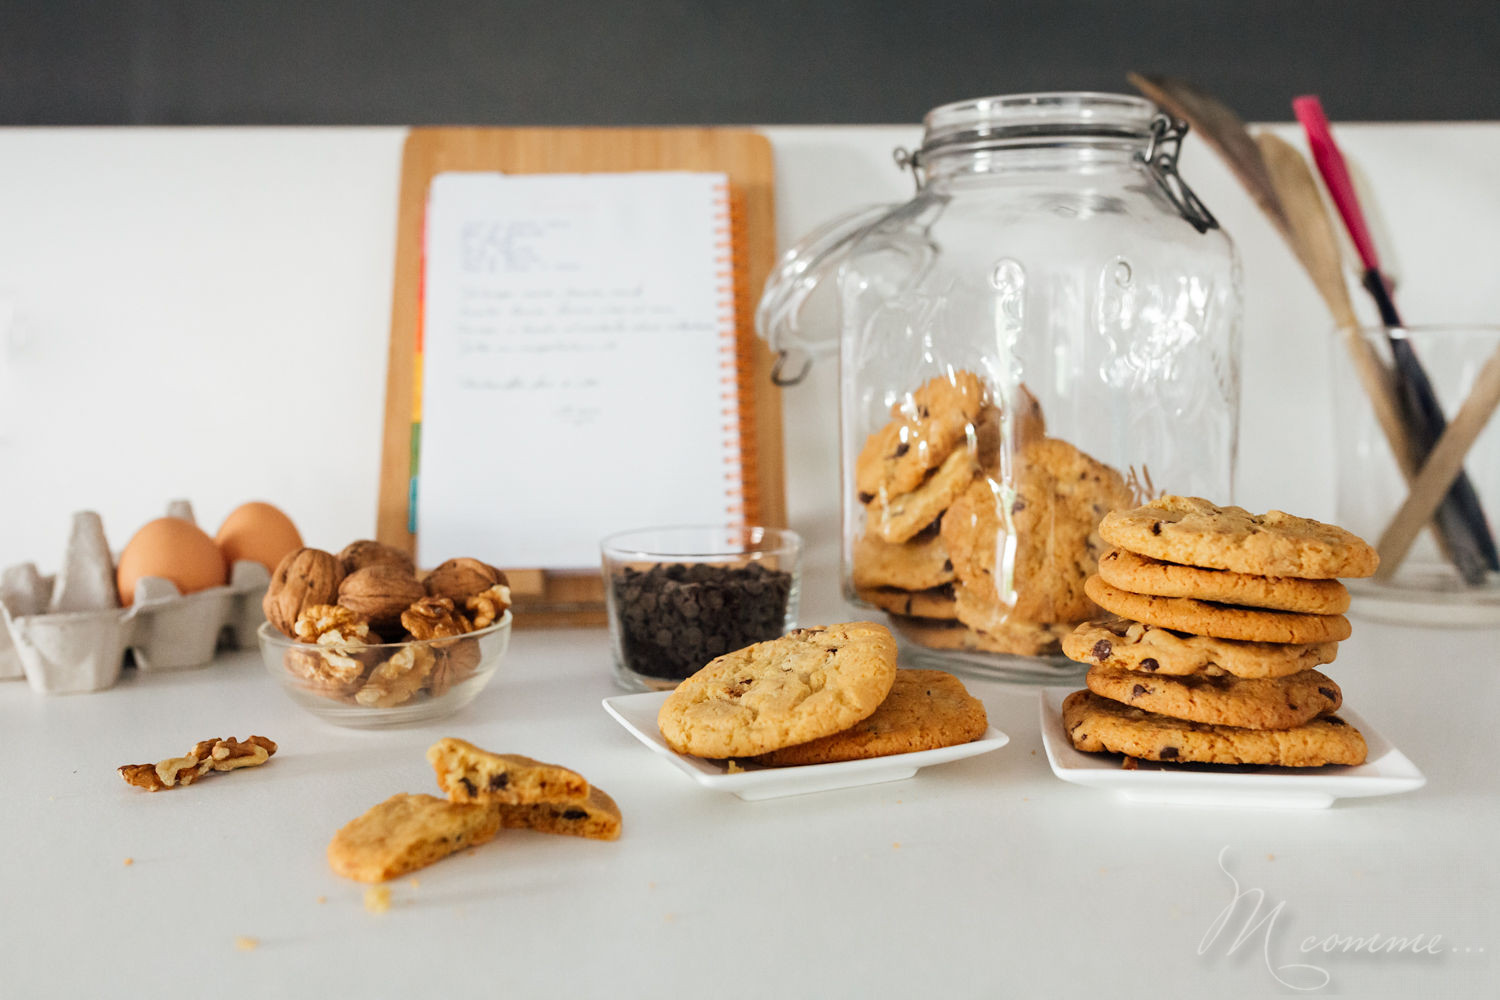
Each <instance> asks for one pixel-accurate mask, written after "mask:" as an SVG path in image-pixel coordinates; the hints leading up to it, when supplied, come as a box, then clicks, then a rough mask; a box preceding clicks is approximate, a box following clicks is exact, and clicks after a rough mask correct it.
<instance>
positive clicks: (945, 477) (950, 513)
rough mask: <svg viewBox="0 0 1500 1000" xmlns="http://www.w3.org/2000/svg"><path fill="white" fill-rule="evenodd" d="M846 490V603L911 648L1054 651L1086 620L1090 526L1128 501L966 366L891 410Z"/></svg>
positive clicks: (1021, 406) (1094, 551)
mask: <svg viewBox="0 0 1500 1000" xmlns="http://www.w3.org/2000/svg"><path fill="white" fill-rule="evenodd" d="M1006 439H1008V440H1009V441H1010V442H1011V444H1012V447H1011V448H1010V449H1009V451H1008V452H1006V450H1005V449H1002V447H1001V442H1002V440H1006ZM855 484H856V489H857V490H858V499H859V502H860V504H861V505H862V507H863V509H864V521H865V531H864V534H863V535H862V536H861V537H860V538H858V539H857V540H856V542H855V544H854V550H853V558H852V563H853V570H852V577H853V583H854V590H855V594H856V596H857V597H858V598H859V599H860V600H862V601H863V602H865V603H866V604H869V605H872V606H874V607H877V608H880V609H881V610H883V611H886V612H888V613H889V614H890V615H891V620H892V623H893V625H894V626H895V627H896V628H897V629H898V631H900V632H901V633H902V634H903V635H904V636H906V637H907V638H908V639H910V640H911V641H913V642H915V643H917V644H918V645H922V646H926V647H928V648H932V649H946V650H965V651H979V652H998V653H1013V654H1019V655H1039V654H1045V653H1054V652H1056V651H1057V649H1058V646H1059V643H1060V641H1061V639H1062V637H1063V636H1064V635H1066V634H1067V633H1068V632H1069V631H1070V630H1071V629H1072V627H1073V625H1075V624H1077V623H1078V622H1080V621H1082V620H1084V619H1085V618H1088V617H1089V616H1090V615H1093V614H1097V613H1098V608H1097V607H1096V606H1095V604H1094V603H1093V601H1091V600H1090V599H1089V596H1088V595H1087V594H1086V593H1085V592H1084V581H1085V579H1086V578H1087V577H1088V576H1089V574H1090V573H1092V572H1093V570H1094V567H1095V565H1096V563H1097V560H1098V557H1099V555H1100V553H1101V551H1102V549H1103V545H1102V543H1101V542H1100V540H1099V536H1098V534H1097V531H1096V529H1097V527H1098V524H1099V519H1100V518H1101V517H1103V516H1104V514H1105V513H1107V512H1108V511H1110V510H1114V509H1116V508H1119V507H1124V506H1127V505H1129V504H1130V503H1132V502H1133V500H1132V496H1131V493H1130V491H1129V489H1128V488H1127V487H1126V484H1125V481H1124V479H1123V478H1122V477H1121V476H1120V474H1119V473H1118V472H1116V471H1115V470H1114V469H1112V468H1110V467H1109V466H1107V465H1104V464H1103V463H1101V462H1098V461H1096V460H1094V459H1093V458H1091V457H1089V456H1088V455H1086V454H1084V453H1083V452H1082V451H1080V450H1079V449H1077V448H1075V447H1074V446H1073V445H1071V444H1069V443H1068V442H1066V441H1063V440H1061V439H1059V438H1049V437H1047V436H1046V422H1045V420H1044V419H1043V416H1042V411H1041V407H1040V406H1039V405H1038V404H1037V401H1036V399H1035V397H1033V396H1032V395H1031V393H1030V392H1028V391H1027V390H1026V388H1025V387H1024V386H1019V387H1017V388H1016V390H1015V391H1014V393H1013V395H1012V398H1011V399H1010V400H1009V401H1008V402H1006V403H1002V402H1000V401H997V400H995V399H994V398H992V396H991V395H990V393H989V391H988V389H987V387H986V385H985V383H984V381H983V380H982V379H981V378H980V377H979V376H977V375H975V374H974V373H973V372H968V371H955V372H951V373H948V374H945V375H940V376H938V377H936V378H933V379H931V380H929V381H928V382H926V383H924V384H923V385H921V386H920V387H919V388H917V389H916V390H914V391H913V392H911V393H910V394H909V395H908V396H907V397H906V398H905V399H904V400H903V401H902V402H899V403H897V404H896V405H894V406H892V407H891V420H890V422H889V423H887V424H885V425H884V426H883V427H882V428H881V429H880V430H878V431H876V432H875V433H874V434H872V435H870V438H869V440H868V441H866V442H865V445H864V448H863V449H862V450H861V451H860V454H859V457H858V459H857V461H856V463H855Z"/></svg>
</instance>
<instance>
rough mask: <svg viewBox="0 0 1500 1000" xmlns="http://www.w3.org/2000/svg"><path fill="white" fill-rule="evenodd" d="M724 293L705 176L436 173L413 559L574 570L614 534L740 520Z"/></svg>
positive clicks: (722, 198) (731, 310)
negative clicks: (479, 556)
mask: <svg viewBox="0 0 1500 1000" xmlns="http://www.w3.org/2000/svg"><path fill="white" fill-rule="evenodd" d="M734 299H735V288H734V260H733V231H732V225H731V213H730V199H729V189H728V180H727V178H726V177H725V176H724V175H723V174H712V173H687V172H640V173H617V174H604V173H599V174H531V175H517V176H507V175H504V174H499V173H476V172H449V173H442V174H439V175H438V176H437V177H435V178H434V179H433V182H432V186H431V188H430V190H429V194H428V205H427V224H426V236H425V252H424V276H423V303H424V304H423V310H422V344H421V357H422V362H421V366H420V378H421V391H420V396H419V398H420V400H421V411H420V421H421V438H420V440H421V447H420V449H419V451H418V452H416V454H415V455H414V458H415V463H414V464H415V465H416V469H415V472H416V479H415V486H414V489H413V500H414V504H413V506H414V508H415V515H416V516H415V526H416V529H417V530H416V534H417V539H418V542H417V558H418V562H419V563H420V564H422V565H425V566H435V565H437V564H438V563H440V562H442V561H443V560H445V559H449V558H452V557H455V556H462V555H472V554H474V553H475V552H484V553H488V554H491V557H492V558H493V556H494V554H503V556H504V557H505V561H506V562H509V563H511V564H513V565H521V566H548V567H553V568H558V569H583V568H589V567H592V566H595V565H597V563H598V560H599V540H600V538H602V537H603V536H605V535H607V534H609V533H611V532H614V531H620V530H624V529H628V528H633V527H640V526H643V525H653V524H717V523H731V524H732V523H739V522H741V521H742V519H743V517H744V512H745V509H744V503H743V498H744V493H745V482H744V476H743V470H742V461H741V447H740V426H739V421H740V405H739V383H738V379H737V377H736V371H737V368H738V366H737V365H736V363H735V301H734Z"/></svg>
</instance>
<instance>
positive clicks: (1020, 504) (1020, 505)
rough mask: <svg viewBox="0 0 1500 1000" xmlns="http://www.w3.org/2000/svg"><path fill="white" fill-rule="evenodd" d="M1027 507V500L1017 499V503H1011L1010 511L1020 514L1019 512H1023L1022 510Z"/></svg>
mask: <svg viewBox="0 0 1500 1000" xmlns="http://www.w3.org/2000/svg"><path fill="white" fill-rule="evenodd" d="M1025 509H1026V501H1025V500H1017V501H1016V502H1015V503H1013V504H1011V505H1010V512H1011V513H1012V514H1019V513H1021V511H1023V510H1025Z"/></svg>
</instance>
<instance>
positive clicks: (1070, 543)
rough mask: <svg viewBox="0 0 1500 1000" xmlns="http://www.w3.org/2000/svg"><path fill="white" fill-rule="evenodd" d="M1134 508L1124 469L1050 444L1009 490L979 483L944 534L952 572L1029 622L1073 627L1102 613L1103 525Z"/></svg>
mask: <svg viewBox="0 0 1500 1000" xmlns="http://www.w3.org/2000/svg"><path fill="white" fill-rule="evenodd" d="M1129 502H1130V492H1129V490H1128V489H1127V488H1126V486H1125V482H1124V480H1123V478H1121V476H1120V474H1119V473H1118V472H1116V471H1115V470H1113V469H1111V468H1110V467H1109V466H1107V465H1104V464H1103V463H1102V462H1097V461H1095V460H1094V459H1092V458H1090V457H1089V456H1088V455H1085V454H1084V453H1083V452H1081V451H1079V450H1078V449H1077V448H1075V447H1073V446H1072V445H1070V444H1068V443H1067V442H1066V441H1062V440H1059V439H1057V438H1043V439H1041V440H1038V441H1034V442H1032V443H1031V444H1030V445H1027V446H1026V447H1025V448H1023V449H1022V450H1021V452H1020V454H1019V455H1018V456H1017V458H1016V468H1015V472H1014V477H1013V481H1012V484H1011V485H1010V486H1007V485H1006V484H1005V483H1003V482H1000V481H996V480H994V479H990V478H988V477H981V478H979V479H977V480H975V481H974V482H973V483H971V484H970V485H969V486H968V488H967V489H965V490H964V492H963V493H962V494H961V495H960V496H959V497H958V498H957V499H956V500H955V501H954V502H953V505H952V506H951V507H950V508H949V511H948V513H947V514H945V515H944V517H943V521H942V526H941V533H942V538H943V542H944V544H945V545H946V546H947V548H948V553H949V557H950V558H951V559H952V560H953V568H954V574H955V575H956V576H957V578H958V580H959V581H960V582H961V583H962V584H963V585H964V586H966V587H968V588H970V589H971V590H972V591H973V593H974V594H975V595H977V596H978V597H979V599H981V600H984V601H988V602H990V603H992V604H994V605H995V606H996V607H1001V606H1004V607H1006V608H1007V609H1009V610H1010V611H1013V612H1014V613H1015V614H1016V615H1017V616H1018V617H1020V618H1022V619H1024V620H1026V621H1032V622H1040V623H1068V624H1072V623H1075V622H1078V621H1081V620H1083V619H1085V618H1088V617H1089V616H1090V615H1092V614H1095V613H1096V612H1097V609H1096V608H1095V606H1094V604H1093V602H1092V601H1091V600H1090V599H1089V597H1088V595H1087V593H1086V592H1085V590H1084V580H1085V579H1086V578H1087V577H1088V575H1089V574H1090V573H1092V572H1093V571H1094V569H1095V568H1096V565H1097V560H1098V557H1099V554H1100V553H1101V552H1102V551H1103V545H1102V542H1101V541H1100V540H1099V537H1098V535H1097V527H1098V524H1099V520H1100V518H1102V517H1103V516H1104V515H1105V514H1106V513H1108V512H1109V511H1110V510H1112V509H1113V508H1114V507H1116V506H1119V505H1122V504H1125V503H1129ZM991 595H993V597H992V596H991ZM1012 596H1013V599H1012Z"/></svg>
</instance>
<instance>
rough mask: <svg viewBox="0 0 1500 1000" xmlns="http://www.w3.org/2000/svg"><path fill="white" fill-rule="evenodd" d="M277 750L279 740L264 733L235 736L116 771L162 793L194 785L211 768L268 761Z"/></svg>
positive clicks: (230, 768)
mask: <svg viewBox="0 0 1500 1000" xmlns="http://www.w3.org/2000/svg"><path fill="white" fill-rule="evenodd" d="M275 752H276V743H275V742H274V741H273V740H268V739H266V738H265V737H264V736H248V737H246V738H245V739H244V740H243V741H241V740H237V739H235V738H234V737H232V736H231V737H229V738H228V739H211V740H199V741H198V743H196V744H195V745H194V746H193V749H191V750H189V751H188V752H187V753H186V754H185V755H183V756H181V757H168V758H167V759H166V760H164V761H161V762H159V763H156V764H122V765H120V767H118V768H116V770H117V771H119V773H120V777H122V778H124V779H125V783H126V784H127V785H134V786H135V787H137V788H144V789H145V790H146V791H148V792H159V791H162V790H163V789H166V788H175V787H177V786H178V785H191V784H192V783H193V782H195V781H197V780H198V779H199V778H200V777H202V776H203V775H205V774H208V773H209V772H210V771H233V770H237V769H239V768H242V767H254V766H256V765H257V764H264V763H265V762H266V761H267V760H269V759H270V758H271V755H272V754H274V753H275Z"/></svg>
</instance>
